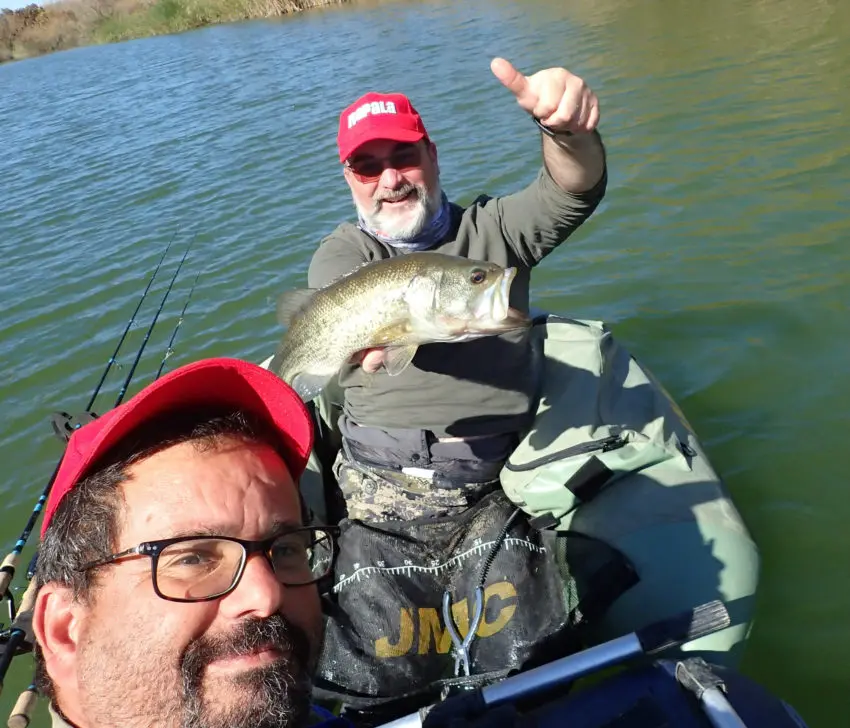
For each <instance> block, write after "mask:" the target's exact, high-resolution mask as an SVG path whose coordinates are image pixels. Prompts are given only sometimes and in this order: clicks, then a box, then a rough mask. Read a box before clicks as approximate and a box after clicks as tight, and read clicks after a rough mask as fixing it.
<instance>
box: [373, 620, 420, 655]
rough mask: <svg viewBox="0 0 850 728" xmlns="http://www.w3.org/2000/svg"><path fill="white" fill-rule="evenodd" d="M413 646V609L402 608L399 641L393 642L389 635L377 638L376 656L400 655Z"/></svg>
mask: <svg viewBox="0 0 850 728" xmlns="http://www.w3.org/2000/svg"><path fill="white" fill-rule="evenodd" d="M411 647H413V610H412V609H402V610H401V614H400V616H399V625H398V642H396V643H395V644H393V643H392V642H390V639H389V637H381V638H380V639H378V640H375V657H400V656H401V655H406V654H407V653H408V652H409V651H410V648H411Z"/></svg>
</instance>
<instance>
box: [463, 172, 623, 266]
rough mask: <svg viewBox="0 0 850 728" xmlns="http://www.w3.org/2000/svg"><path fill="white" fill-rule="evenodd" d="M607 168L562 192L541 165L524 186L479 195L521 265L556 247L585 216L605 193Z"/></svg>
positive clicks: (483, 207) (539, 259)
mask: <svg viewBox="0 0 850 728" xmlns="http://www.w3.org/2000/svg"><path fill="white" fill-rule="evenodd" d="M607 182H608V173H607V169H606V171H605V172H604V173H603V175H602V178H601V179H600V180H599V182H597V183H596V186H595V187H593V188H592V189H590V190H588V191H587V192H582V193H580V194H575V193H569V192H564V191H563V190H562V189H561V188H560V187H558V185H557V184H556V183H555V180H554V179H552V176H551V175H550V174H549V172H548V171H547V170H546V168H545V167H541V169H540V172H539V173H538V175H537V178H536V179H535V180H534V182H532V183H531V184H530V185H528V186H527V187H526V188H525V189H522V190H520V191H519V192H515V193H513V194H510V195H505V196H504V197H493V198H479V200H478V201H476V202H477V204H479V205H481V206H482V212H484V213H485V214H489V215H492V216H493V218H495V220H496V221H497V222H498V224H499V226H500V228H501V234H502V236H503V237H504V238H505V240H506V241H507V243H508V245H510V246H511V248H512V249H513V250H514V252H515V253H516V255H517V256H518V257H519V259H520V260H521V261H522V262H523V263H525V265H527V266H529V267H531V266H534V265H536V264H537V263H539V262H540V261H541V260H543V258H544V257H545V256H547V255H548V254H549V253H551V252H552V251H553V250H554V249H555V248H557V247H558V246H559V245H560V244H561V243H562V242H564V240H566V239H567V238H568V237H569V236H570V235H572V234H573V233H574V232H575V231H576V230H577V229H578V228H579V227H580V226H581V225H582V223H583V222H584V221H585V220H587V219H588V218H589V217H590V216H591V215H592V214H593V211H594V210H595V209H596V208H597V206H598V205H599V203H600V202H601V200H602V198H603V197H604V195H605V190H606V187H607Z"/></svg>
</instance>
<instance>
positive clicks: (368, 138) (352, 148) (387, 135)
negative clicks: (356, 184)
mask: <svg viewBox="0 0 850 728" xmlns="http://www.w3.org/2000/svg"><path fill="white" fill-rule="evenodd" d="M425 137H426V134H425V133H424V132H421V131H416V130H415V129H399V128H387V129H385V130H384V129H375V128H372V129H369V130H368V131H366V132H365V133H363V134H361V135H359V136H356V137H353V138H351V139H349V140H348V143H347V144H346V146H344V147H340V149H339V161H340V162H344V161H345V160H346V159H348V158H349V157H350V156H351V155H352V154H354V152H356V151H357V150H358V149H359V148H360V147H362V146H363V145H364V144H366V143H368V142H372V141H375V140H376V139H388V140H389V141H393V142H410V143H415V142H418V141H420V140H421V139H424V138H425Z"/></svg>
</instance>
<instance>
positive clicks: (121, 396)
mask: <svg viewBox="0 0 850 728" xmlns="http://www.w3.org/2000/svg"><path fill="white" fill-rule="evenodd" d="M196 237H197V233H195V235H193V236H192V239H191V240H190V241H189V245H187V246H186V251H185V252H184V253H183V257H182V258H181V259H180V263H178V265H177V270H175V271H174V275H173V276H171V283H169V284H168V288H167V289H166V290H165V295H164V296H163V297H162V301H160V304H159V308H158V309H157V312H156V313H155V314H154V317H153V321H151V325H150V326H148V330H147V331H146V332H145V338H144V339H143V340H142V345H141V346H140V347H139V351H138V352H137V353H136V358H135V359H134V360H133V366H131V367H130V371H129V372H128V373H127V378H126V379H125V380H124V384H123V385H121V391H120V392H119V393H118V398H117V399H116V400H115V404H114V405H113V407H117V406H118V405H119V404H121V401H122V400H123V399H124V395H125V394H127V387H129V386H130V380H131V379H132V378H133V374H135V372H136V367H137V366H138V364H139V360H140V359H141V358H142V353H143V352H144V350H145V347H146V346H147V345H148V340H149V339H150V338H151V332H152V331H153V327H154V326H156V322H157V319H159V315H160V314H161V313H162V309H163V307H164V306H165V301H166V299H168V294H169V293H171V289H172V288H173V287H174V281H176V280H177V276H178V275H179V273H180V269H181V268H182V267H183V263H185V262H186V256H187V255H189V251H190V250H191V249H192V245H194V243H195V238H196Z"/></svg>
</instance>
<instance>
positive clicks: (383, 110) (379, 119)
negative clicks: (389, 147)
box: [336, 92, 428, 162]
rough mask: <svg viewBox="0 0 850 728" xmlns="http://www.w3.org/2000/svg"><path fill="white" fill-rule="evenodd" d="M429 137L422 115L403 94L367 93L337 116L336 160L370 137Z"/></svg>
mask: <svg viewBox="0 0 850 728" xmlns="http://www.w3.org/2000/svg"><path fill="white" fill-rule="evenodd" d="M427 136H428V132H426V131H425V125H424V124H423V123H422V117H420V116H419V112H417V111H416V109H414V108H413V104H411V103H410V99H408V98H407V96H405V95H404V94H379V93H374V92H370V93H368V94H365V95H363V96H361V97H360V98H359V99H357V101H355V102H354V103H353V104H351V106H349V107H348V108H347V109H345V110H344V111H343V112H342V114H340V117H339V133H338V134H337V137H336V143H337V146H338V147H339V161H340V162H344V161H345V160H346V159H348V158H349V157H350V156H351V154H352V153H353V152H354V151H355V150H356V149H357V147H359V146H360V145H361V144H365V143H366V142H370V141H372V140H373V139H392V140H393V141H397V142H418V141H419V140H420V139H424V138H425V137H427Z"/></svg>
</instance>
